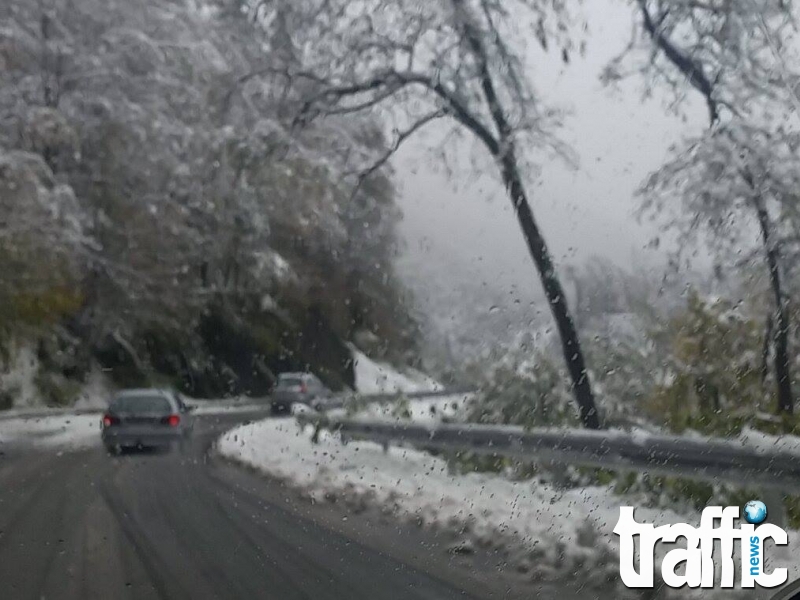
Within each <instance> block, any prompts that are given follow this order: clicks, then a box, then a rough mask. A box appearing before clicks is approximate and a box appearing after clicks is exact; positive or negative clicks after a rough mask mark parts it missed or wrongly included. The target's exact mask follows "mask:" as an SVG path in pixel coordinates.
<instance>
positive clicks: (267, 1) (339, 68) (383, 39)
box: [250, 0, 600, 428]
mask: <svg viewBox="0 0 800 600" xmlns="http://www.w3.org/2000/svg"><path fill="white" fill-rule="evenodd" d="M250 7H251V11H252V13H253V14H254V16H255V17H256V18H257V19H258V20H259V21H260V22H261V23H262V25H263V26H264V28H265V30H266V31H268V32H270V33H271V36H270V40H272V45H271V47H270V50H271V51H272V52H273V53H275V54H276V55H277V54H280V53H281V52H283V53H284V54H288V55H290V56H291V60H289V61H287V63H286V66H285V68H284V69H283V70H282V72H276V75H278V76H282V77H283V78H285V79H286V80H287V81H288V83H289V84H291V85H292V86H293V88H294V90H295V92H294V94H295V95H294V98H295V100H296V101H297V102H298V103H299V105H300V108H299V111H298V114H297V122H298V123H299V124H307V123H309V122H314V121H315V120H316V119H317V117H326V118H331V117H335V116H341V115H350V114H376V113H377V114H381V115H383V116H385V117H386V118H388V119H389V121H390V122H391V123H393V128H394V132H393V135H394V142H393V145H392V147H391V148H389V150H388V151H387V152H386V153H384V154H383V155H380V156H378V157H377V160H376V159H374V157H371V156H370V153H365V155H364V160H362V167H361V168H360V169H359V170H358V171H357V176H356V183H362V182H363V180H364V176H365V175H368V174H370V173H373V172H374V171H375V170H376V169H377V168H380V166H381V165H382V164H383V163H385V162H386V161H387V160H388V159H389V158H390V156H391V154H392V152H393V151H394V150H396V149H397V147H399V146H400V145H401V144H402V143H403V142H404V141H405V140H407V139H408V138H409V137H410V136H412V135H414V134H415V133H417V132H418V131H419V130H421V129H423V128H424V127H426V126H427V125H428V124H430V123H431V122H434V121H437V122H440V123H447V124H450V125H452V126H453V129H452V131H453V133H454V135H455V136H456V137H457V138H462V139H463V137H464V134H465V133H466V134H468V136H469V139H473V140H476V141H477V143H478V144H479V145H480V147H481V148H482V149H483V151H484V155H483V156H487V154H488V158H489V159H490V161H491V164H492V167H493V172H495V173H496V175H497V178H498V179H499V180H500V181H501V182H502V184H503V185H504V187H505V188H506V190H507V192H508V197H509V200H510V201H511V204H512V206H513V208H514V211H515V214H516V216H517V219H518V222H519V224H520V227H521V229H522V233H523V236H524V238H525V241H526V243H527V246H528V250H529V253H530V255H531V257H532V259H533V261H534V263H535V265H536V268H537V270H538V274H539V279H540V281H541V284H542V287H543V288H544V291H545V294H546V297H547V300H548V302H549V305H550V308H551V311H552V313H553V317H554V319H555V321H556V326H557V329H558V331H559V334H560V338H561V341H562V349H563V355H564V359H565V361H566V364H567V367H568V372H569V374H570V378H571V382H572V386H573V391H574V396H575V400H576V401H577V404H578V407H579V410H580V414H581V419H582V422H583V424H584V425H585V426H587V427H591V428H596V427H599V426H600V422H599V418H598V415H597V411H596V409H595V401H594V394H593V392H592V387H591V383H590V381H589V375H588V373H587V369H586V365H585V361H584V356H583V352H582V350H581V346H580V342H579V339H578V334H577V332H576V329H575V325H574V323H573V320H572V316H571V314H570V311H569V309H568V307H567V303H566V298H565V294H564V290H563V288H562V285H561V282H560V279H559V277H558V275H557V273H556V268H555V264H554V261H553V259H552V257H551V255H550V251H549V250H548V246H547V244H546V242H545V239H544V237H543V234H542V232H541V230H540V228H539V225H538V223H537V221H536V219H535V218H534V215H533V212H532V210H531V206H530V203H529V197H528V193H527V190H526V185H527V183H529V182H526V181H525V177H524V173H525V172H526V166H528V163H527V161H529V160H531V159H533V158H534V156H533V152H534V151H536V150H542V149H546V150H547V151H553V150H556V151H564V148H563V146H562V145H561V144H560V143H559V142H558V141H557V139H556V138H555V137H554V135H553V131H554V128H555V127H556V125H557V124H558V113H557V112H556V111H553V110H551V109H548V108H546V107H545V106H543V104H542V103H541V102H540V99H539V97H538V95H537V94H536V93H535V92H534V90H533V88H532V86H531V84H530V81H529V78H528V77H527V74H526V68H527V65H528V58H529V56H528V43H529V40H530V39H538V40H539V42H540V43H541V45H542V46H544V47H545V48H547V47H548V46H550V45H555V46H558V47H559V49H560V52H561V53H562V56H563V57H564V60H569V55H570V53H571V52H572V51H573V44H572V42H571V40H570V39H569V37H568V36H567V35H566V34H565V33H566V31H567V23H568V22H569V20H570V15H569V14H568V13H567V10H566V7H565V5H564V3H562V2H554V3H544V4H543V3H538V2H529V1H527V0H518V1H513V2H502V3H501V2H496V1H494V0H450V1H448V2H432V3H427V4H420V3H419V2H414V1H409V0H364V1H360V2H351V1H349V0H336V1H333V2H331V1H329V0H303V1H301V2H293V3H291V4H289V5H287V4H286V3H283V2H276V1H274V0H253V1H252V2H251V3H250ZM287 24H288V27H287ZM284 33H288V35H282V34H284Z"/></svg>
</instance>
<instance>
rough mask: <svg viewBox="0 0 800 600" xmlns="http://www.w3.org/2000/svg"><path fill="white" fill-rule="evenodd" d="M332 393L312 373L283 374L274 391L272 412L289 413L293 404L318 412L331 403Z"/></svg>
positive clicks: (279, 377)
mask: <svg viewBox="0 0 800 600" xmlns="http://www.w3.org/2000/svg"><path fill="white" fill-rule="evenodd" d="M331 398H332V393H331V391H330V390H329V389H328V388H326V387H325V385H324V384H323V383H322V382H321V381H320V380H319V379H318V378H317V377H316V376H315V375H313V374H311V373H281V374H280V375H278V383H277V384H276V385H275V389H274V390H273V391H272V412H273V413H277V414H280V413H288V412H290V411H291V409H292V405H293V404H305V405H306V406H310V407H311V408H313V409H315V410H318V409H320V408H323V407H325V406H326V405H327V403H328V402H330V400H331Z"/></svg>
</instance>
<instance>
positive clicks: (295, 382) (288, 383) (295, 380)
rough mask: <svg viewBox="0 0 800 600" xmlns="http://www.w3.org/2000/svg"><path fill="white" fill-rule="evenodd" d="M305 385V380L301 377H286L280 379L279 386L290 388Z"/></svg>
mask: <svg viewBox="0 0 800 600" xmlns="http://www.w3.org/2000/svg"><path fill="white" fill-rule="evenodd" d="M300 385H303V380H302V379H300V378H299V377H286V378H281V379H279V380H278V387H279V388H290V387H297V386H300Z"/></svg>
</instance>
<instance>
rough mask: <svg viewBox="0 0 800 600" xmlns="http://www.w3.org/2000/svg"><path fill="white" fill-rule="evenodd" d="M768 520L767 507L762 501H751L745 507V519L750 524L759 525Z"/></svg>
mask: <svg viewBox="0 0 800 600" xmlns="http://www.w3.org/2000/svg"><path fill="white" fill-rule="evenodd" d="M766 518H767V505H766V504H764V503H763V502H762V501H761V500H750V502H748V503H747V504H745V505H744V519H745V521H747V522H748V523H752V524H753V525H758V524H759V523H763V522H764V520H765V519H766Z"/></svg>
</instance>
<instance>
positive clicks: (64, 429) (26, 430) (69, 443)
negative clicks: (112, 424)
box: [0, 414, 100, 450]
mask: <svg viewBox="0 0 800 600" xmlns="http://www.w3.org/2000/svg"><path fill="white" fill-rule="evenodd" d="M8 444H26V445H28V444H31V445H36V446H40V447H48V448H54V447H58V448H62V449H73V450H75V449H80V448H87V447H90V446H96V445H99V444H100V415H99V414H88V415H51V416H42V417H34V418H18V419H6V420H3V421H0V449H2V447H3V446H4V445H8Z"/></svg>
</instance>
